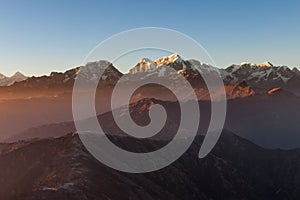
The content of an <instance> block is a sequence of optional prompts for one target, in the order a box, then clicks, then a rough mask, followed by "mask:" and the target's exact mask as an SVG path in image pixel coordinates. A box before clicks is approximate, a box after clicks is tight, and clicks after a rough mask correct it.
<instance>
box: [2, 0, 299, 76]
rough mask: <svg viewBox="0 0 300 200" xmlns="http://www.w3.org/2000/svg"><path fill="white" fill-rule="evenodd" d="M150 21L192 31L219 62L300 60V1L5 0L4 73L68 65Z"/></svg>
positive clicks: (291, 63)
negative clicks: (106, 40)
mask: <svg viewBox="0 0 300 200" xmlns="http://www.w3.org/2000/svg"><path fill="white" fill-rule="evenodd" d="M144 26H155V27H165V28H171V29H175V30H177V31H180V32H183V33H185V34H187V35H189V36H191V37H192V38H194V39H195V40H197V41H198V42H199V43H200V44H202V45H203V46H204V47H205V48H206V50H207V51H208V52H209V53H210V55H211V56H212V58H213V59H214V61H215V62H216V64H217V65H218V66H219V67H225V66H228V65H230V64H232V63H240V62H242V61H250V62H254V63H260V62H264V61H266V60H268V61H270V62H272V63H273V64H275V65H283V64H284V65H288V66H290V67H299V66H300V59H299V53H300V1H275V0H273V1H262V0H251V1H238V0H235V1H230V0H226V1H221V0H220V1H215V0H207V1H190V2H187V1H158V0H157V1H156V0H152V1H138V0H136V1H130V0H128V1H114V0H111V1H84V0H80V1H79V0H73V1H71V0H70V1H66V0H51V1H50V0H49V1H46V0H44V1H41V0H26V1H22V0H19V1H16V0H2V1H0V27H1V28H0V72H1V73H3V74H6V75H11V74H12V73H13V72H15V71H21V72H23V73H25V74H27V75H41V74H48V73H49V72H50V71H54V70H55V71H64V70H66V69H69V68H72V67H74V66H77V65H79V64H80V63H81V62H82V60H83V59H84V58H85V56H86V55H87V54H88V53H89V51H90V50H91V49H93V48H94V47H95V46H96V45H97V44H98V43H99V42H101V41H102V40H104V39H106V38H108V37H110V36H111V35H113V34H116V33H118V32H121V31H125V30H127V29H132V28H137V27H144Z"/></svg>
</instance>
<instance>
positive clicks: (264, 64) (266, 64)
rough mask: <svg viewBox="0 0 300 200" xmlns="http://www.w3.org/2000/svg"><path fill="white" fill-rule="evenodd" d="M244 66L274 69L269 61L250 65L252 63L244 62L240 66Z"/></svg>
mask: <svg viewBox="0 0 300 200" xmlns="http://www.w3.org/2000/svg"><path fill="white" fill-rule="evenodd" d="M244 65H250V66H251V67H273V64H272V63H270V62H268V61H265V62H263V63H260V64H255V63H250V62H242V63H241V64H240V66H244Z"/></svg>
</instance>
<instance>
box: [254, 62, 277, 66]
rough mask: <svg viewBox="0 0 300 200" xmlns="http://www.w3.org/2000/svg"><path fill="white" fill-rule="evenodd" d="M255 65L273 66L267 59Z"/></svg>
mask: <svg viewBox="0 0 300 200" xmlns="http://www.w3.org/2000/svg"><path fill="white" fill-rule="evenodd" d="M257 66H259V67H273V64H272V63H270V62H268V61H265V62H263V63H261V64H258V65H257Z"/></svg>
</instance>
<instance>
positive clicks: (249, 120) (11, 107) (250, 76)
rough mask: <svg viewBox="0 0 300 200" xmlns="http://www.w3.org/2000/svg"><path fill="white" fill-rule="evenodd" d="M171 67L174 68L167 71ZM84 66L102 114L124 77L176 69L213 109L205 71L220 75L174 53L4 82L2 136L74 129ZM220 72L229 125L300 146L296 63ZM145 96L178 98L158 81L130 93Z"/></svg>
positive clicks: (265, 140)
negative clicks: (124, 68)
mask: <svg viewBox="0 0 300 200" xmlns="http://www.w3.org/2000/svg"><path fill="white" fill-rule="evenodd" d="M104 66H109V67H108V68H107V70H106V71H105V72H104V74H103V76H102V77H97V72H98V71H99V70H101V69H102V70H103V68H104ZM170 68H172V69H174V70H168V69H170ZM80 70H82V71H81V73H80V74H81V75H82V76H84V77H86V79H87V80H88V81H95V80H97V79H100V84H99V90H98V92H97V95H96V102H97V105H96V109H97V113H98V114H99V115H100V114H103V113H106V112H109V111H110V106H111V105H110V95H111V92H112V90H113V88H114V85H115V84H116V83H117V82H118V80H119V79H120V78H121V77H122V76H124V80H125V84H123V85H124V87H125V88H126V84H136V83H137V82H138V81H140V80H145V79H148V78H149V79H150V78H158V79H164V78H166V77H168V78H169V77H171V78H172V77H176V76H177V75H178V74H182V75H183V76H184V77H185V78H186V79H187V80H188V81H189V82H190V83H191V85H192V86H193V88H194V90H195V93H196V95H197V97H198V100H199V101H200V102H202V103H203V104H206V103H207V106H205V107H204V109H202V111H203V110H204V112H208V113H209V112H210V110H209V109H206V108H209V106H210V105H209V99H210V96H209V93H208V91H207V89H206V85H205V82H204V81H203V79H202V75H207V74H211V73H213V74H217V69H216V68H215V67H212V66H209V65H206V64H203V63H201V62H200V61H196V60H185V59H183V58H181V57H180V56H179V55H177V54H173V55H170V56H167V57H163V58H159V59H157V60H154V61H152V60H150V59H147V58H144V59H142V60H141V61H140V62H138V63H137V64H136V65H135V66H133V68H132V69H130V70H129V72H128V73H127V74H122V73H121V72H120V71H119V70H118V69H117V68H116V67H115V66H113V64H111V63H109V62H107V61H97V62H90V63H87V65H86V66H82V67H78V68H74V69H71V70H68V71H66V72H64V73H60V72H53V73H51V74H50V75H49V76H41V77H29V78H27V79H26V80H23V81H20V82H16V83H14V84H12V85H10V86H6V87H0V94H1V95H0V98H1V99H0V104H1V106H0V109H1V110H0V111H1V112H2V113H6V115H1V116H0V125H1V128H2V133H1V135H0V139H1V140H4V139H9V138H12V136H13V135H17V136H18V137H15V139H16V140H17V139H20V138H22V139H26V137H20V134H21V135H22V134H23V133H24V132H26V134H24V135H30V137H39V135H43V133H38V132H35V131H34V133H37V134H33V133H31V134H28V130H31V131H32V129H35V130H40V129H39V128H38V127H40V126H44V125H45V126H48V124H51V127H58V128H57V129H51V130H53V131H52V134H53V135H56V133H57V132H59V133H61V131H60V130H68V131H73V130H74V129H70V128H66V129H64V128H62V126H61V124H64V123H62V122H68V121H72V107H71V105H72V98H71V97H72V89H73V84H74V81H75V79H76V77H77V75H78V73H79V72H80ZM94 70H96V71H94ZM168 73H171V74H168ZM220 73H221V74H219V76H221V77H222V79H223V80H224V84H225V90H226V94H227V97H228V99H229V101H228V112H227V119H226V123H225V128H228V129H230V130H233V131H234V132H235V133H236V134H238V135H240V136H243V137H245V138H248V139H250V140H252V141H254V142H256V143H258V144H260V145H264V146H265V147H272V148H273V147H275V148H276V147H280V148H292V147H299V144H300V140H299V137H298V134H297V133H298V130H299V125H298V124H299V123H297V119H298V118H299V113H300V111H299V110H300V101H299V97H298V96H297V95H298V94H299V89H300V87H299V86H300V83H299V80H300V73H299V71H298V70H297V69H296V68H295V69H290V68H288V67H285V66H273V65H272V64H271V63H269V62H265V63H262V64H251V63H242V64H240V65H232V66H230V67H228V68H226V69H220ZM172 81H173V83H174V84H177V85H176V86H178V89H180V87H181V85H180V82H178V81H177V80H176V79H174V80H172ZM177 82H178V83H177ZM143 98H155V99H157V100H163V101H165V102H168V101H170V100H171V101H176V99H175V98H174V95H172V93H171V92H170V91H168V90H166V89H165V88H163V87H159V86H157V85H147V86H145V87H141V88H139V89H138V90H137V91H136V92H135V93H134V94H133V96H132V103H133V102H135V101H138V100H140V99H143ZM205 109H206V110H207V111H206V110H205ZM202 111H201V112H202ZM25 116H26V117H25ZM203 116H205V115H202V120H207V119H205V118H203ZM207 116H208V115H207ZM207 118H208V117H207ZM53 124H56V125H53ZM52 125H53V126H52ZM55 130H56V131H55ZM45 132H47V133H48V131H45ZM45 135H47V136H48V134H45ZM57 135H61V134H57ZM50 136H51V135H50ZM41 137H42V136H41Z"/></svg>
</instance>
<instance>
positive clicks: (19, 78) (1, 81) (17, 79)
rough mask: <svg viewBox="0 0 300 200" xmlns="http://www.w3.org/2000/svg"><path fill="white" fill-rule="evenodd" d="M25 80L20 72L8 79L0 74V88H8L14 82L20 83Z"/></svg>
mask: <svg viewBox="0 0 300 200" xmlns="http://www.w3.org/2000/svg"><path fill="white" fill-rule="evenodd" d="M25 79H27V77H26V76H24V75H23V74H22V73H21V72H16V73H15V74H13V75H12V76H10V77H7V76H5V75H3V74H0V86H10V85H12V84H14V83H15V82H20V81H23V80H25Z"/></svg>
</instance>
